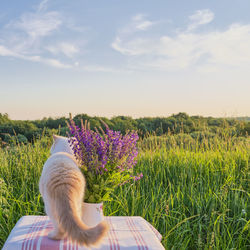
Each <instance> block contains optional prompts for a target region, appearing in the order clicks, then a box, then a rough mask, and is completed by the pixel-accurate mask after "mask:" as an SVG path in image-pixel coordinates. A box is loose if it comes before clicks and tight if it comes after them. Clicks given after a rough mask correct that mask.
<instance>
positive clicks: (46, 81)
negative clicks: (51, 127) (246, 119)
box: [0, 0, 250, 120]
mask: <svg viewBox="0 0 250 250" xmlns="http://www.w3.org/2000/svg"><path fill="white" fill-rule="evenodd" d="M249 12H250V1H249V0H237V1H236V0H220V1H218V0H204V1H200V0H188V1H187V0H176V1H172V0H126V1H124V0H105V1H101V0H75V1H66V0H60V1H59V0H42V1H37V0H29V1H28V0H22V1H18V0H13V1H7V0H2V1H0V113H8V114H9V116H10V118H12V119H22V120H24V119H41V118H43V117H49V116H52V117H59V116H68V114H69V113H72V114H73V115H75V114H78V113H86V114H88V115H90V116H93V115H97V116H106V117H112V116H116V115H128V116H132V117H145V116H169V115H171V114H173V113H178V112H186V113H188V114H189V115H203V116H215V117H225V116H230V117H231V116H250V98H249V96H250V81H249V78H250V15H249Z"/></svg>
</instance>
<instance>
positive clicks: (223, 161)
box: [0, 134, 250, 249]
mask: <svg viewBox="0 0 250 250" xmlns="http://www.w3.org/2000/svg"><path fill="white" fill-rule="evenodd" d="M50 146H51V140H50V139H48V138H46V137H43V138H42V139H40V140H38V141H36V142H35V143H34V144H28V145H21V146H20V145H17V146H15V147H9V148H4V149H0V176H1V177H0V186H1V187H0V204H1V208H0V225H1V226H0V227H1V228H0V247H2V246H3V243H4V242H5V240H6V239H7V236H8V234H9V233H10V231H11V229H12V228H13V226H14V225H15V223H16V222H17V220H18V219H19V218H20V217H21V216H23V215H28V214H29V215H31V214H33V215H38V214H40V215H41V214H44V212H43V202H42V199H41V196H40V194H39V190H38V181H39V177H40V174H41V170H42V167H43V164H44V162H45V161H46V159H47V157H48V156H49V148H50ZM139 150H140V153H139V157H138V163H137V165H136V171H137V172H143V175H144V177H143V179H142V180H140V181H138V182H137V183H134V184H133V185H130V186H129V185H124V186H121V187H120V188H119V190H117V191H116V193H115V194H114V195H113V198H114V201H113V202H109V203H106V204H105V215H124V216H126V215H130V216H133V215H139V216H142V217H143V218H145V219H146V220H148V221H149V222H150V223H151V224H152V225H154V226H155V227H156V228H157V229H158V230H159V231H160V233H161V234H162V235H163V240H162V243H163V245H164V246H165V248H166V249H249V248H250V233H249V187H248V179H249V170H248V168H249V156H250V150H249V139H247V138H242V139H240V138H234V137H230V136H229V135H223V136H221V135H220V136H217V137H213V138H212V139H209V138H201V137H199V138H197V139H192V140H191V138H189V137H187V136H186V135H181V134H180V135H178V136H174V135H168V136H162V137H156V136H150V137H148V138H146V139H144V140H141V141H140V142H139Z"/></svg>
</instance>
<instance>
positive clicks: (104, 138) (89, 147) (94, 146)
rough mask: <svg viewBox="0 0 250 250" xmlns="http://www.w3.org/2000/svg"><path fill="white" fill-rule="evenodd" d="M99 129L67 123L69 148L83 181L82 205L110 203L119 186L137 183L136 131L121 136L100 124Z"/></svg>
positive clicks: (139, 175)
mask: <svg viewBox="0 0 250 250" xmlns="http://www.w3.org/2000/svg"><path fill="white" fill-rule="evenodd" d="M104 125H105V131H104V130H102V128H99V130H98V129H95V131H94V130H91V129H90V127H89V126H88V125H87V123H86V122H85V124H83V122H82V124H81V128H79V127H78V126H77V125H76V124H75V123H74V121H73V120H72V119H71V120H70V123H69V124H68V127H69V129H70V133H71V137H70V138H69V142H70V145H71V146H72V148H73V151H74V155H75V157H76V159H77V160H78V162H79V165H80V169H81V171H82V172H83V174H84V176H85V179H86V185H87V187H86V190H85V197H84V201H85V202H89V203H99V202H101V201H107V200H110V194H111V193H112V192H113V191H114V189H115V188H116V187H118V186H120V185H124V184H125V183H128V182H131V181H138V180H139V179H141V178H142V177H143V175H142V173H138V174H136V175H134V166H135V165H136V162H137V155H138V150H137V147H136V144H137V141H138V139H139V137H138V134H137V132H136V131H130V132H127V133H126V134H125V135H122V134H121V133H120V132H119V131H113V130H111V129H109V127H108V126H107V125H106V124H105V123H104Z"/></svg>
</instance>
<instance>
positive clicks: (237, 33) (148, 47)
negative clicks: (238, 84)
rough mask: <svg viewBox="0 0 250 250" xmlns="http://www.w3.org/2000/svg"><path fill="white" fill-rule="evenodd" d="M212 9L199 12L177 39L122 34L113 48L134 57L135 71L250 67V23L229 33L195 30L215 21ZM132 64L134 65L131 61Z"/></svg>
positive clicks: (227, 31)
mask: <svg viewBox="0 0 250 250" xmlns="http://www.w3.org/2000/svg"><path fill="white" fill-rule="evenodd" d="M213 17H214V15H213V13H212V12H211V11H210V10H202V11H197V12H195V14H194V15H192V16H191V19H192V20H193V21H194V22H193V23H192V25H193V27H192V29H191V28H190V26H189V27H188V28H187V29H186V30H184V31H182V32H180V31H179V32H177V31H176V35H174V36H169V35H164V34H159V35H158V37H154V38H152V37H151V36H150V34H149V35H148V36H146V37H145V36H144V37H140V36H138V34H137V35H134V36H127V37H126V36H125V35H124V34H123V36H121V35H120V33H118V35H117V36H116V38H115V39H114V41H113V42H112V44H111V46H112V48H113V49H114V50H116V51H117V52H119V53H121V54H123V55H124V56H127V57H133V60H132V61H133V65H131V64H130V65H129V66H130V67H134V68H142V69H149V68H151V69H158V70H169V71H172V70H182V69H187V68H190V67H193V68H197V69H199V70H202V69H203V68H204V69H206V70H207V69H213V70H214V69H218V68H219V67H231V66H234V67H242V66H245V65H246V64H250V47H249V44H250V24H245V25H243V24H231V25H230V26H229V27H228V28H226V29H225V30H214V31H213V30H212V31H209V32H202V33H198V32H197V31H195V29H194V28H195V27H198V25H205V24H207V23H209V22H211V21H212V19H213ZM130 63H131V62H130Z"/></svg>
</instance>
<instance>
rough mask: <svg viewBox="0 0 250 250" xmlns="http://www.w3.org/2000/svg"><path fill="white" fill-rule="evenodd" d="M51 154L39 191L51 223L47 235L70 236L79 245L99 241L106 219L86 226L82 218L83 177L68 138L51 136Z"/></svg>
mask: <svg viewBox="0 0 250 250" xmlns="http://www.w3.org/2000/svg"><path fill="white" fill-rule="evenodd" d="M53 138H54V143H53V145H52V147H51V150H50V153H51V156H50V157H49V159H48V160H47V161H46V162H45V164H44V167H43V171H42V175H41V178H40V182H39V190H40V193H41V195H42V197H43V200H44V203H45V210H46V213H47V215H48V216H49V218H50V220H51V221H52V223H53V225H54V231H52V232H50V233H49V235H48V237H49V238H51V239H54V240H59V239H62V238H64V237H66V236H67V237H69V238H71V239H72V240H73V241H77V242H78V243H79V244H82V245H86V246H89V245H96V244H99V243H100V241H101V240H102V238H103V236H104V235H105V234H106V233H107V231H108V226H107V224H106V222H104V221H103V222H101V223H100V224H98V225H97V226H95V227H93V228H89V227H88V226H86V225H85V224H84V223H83V222H82V220H81V218H82V204H83V196H84V188H85V179H84V176H83V175H82V173H81V171H80V169H79V168H78V166H77V162H76V160H75V158H74V155H73V151H72V149H71V147H70V145H69V143H68V139H67V138H66V137H62V136H55V135H53Z"/></svg>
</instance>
